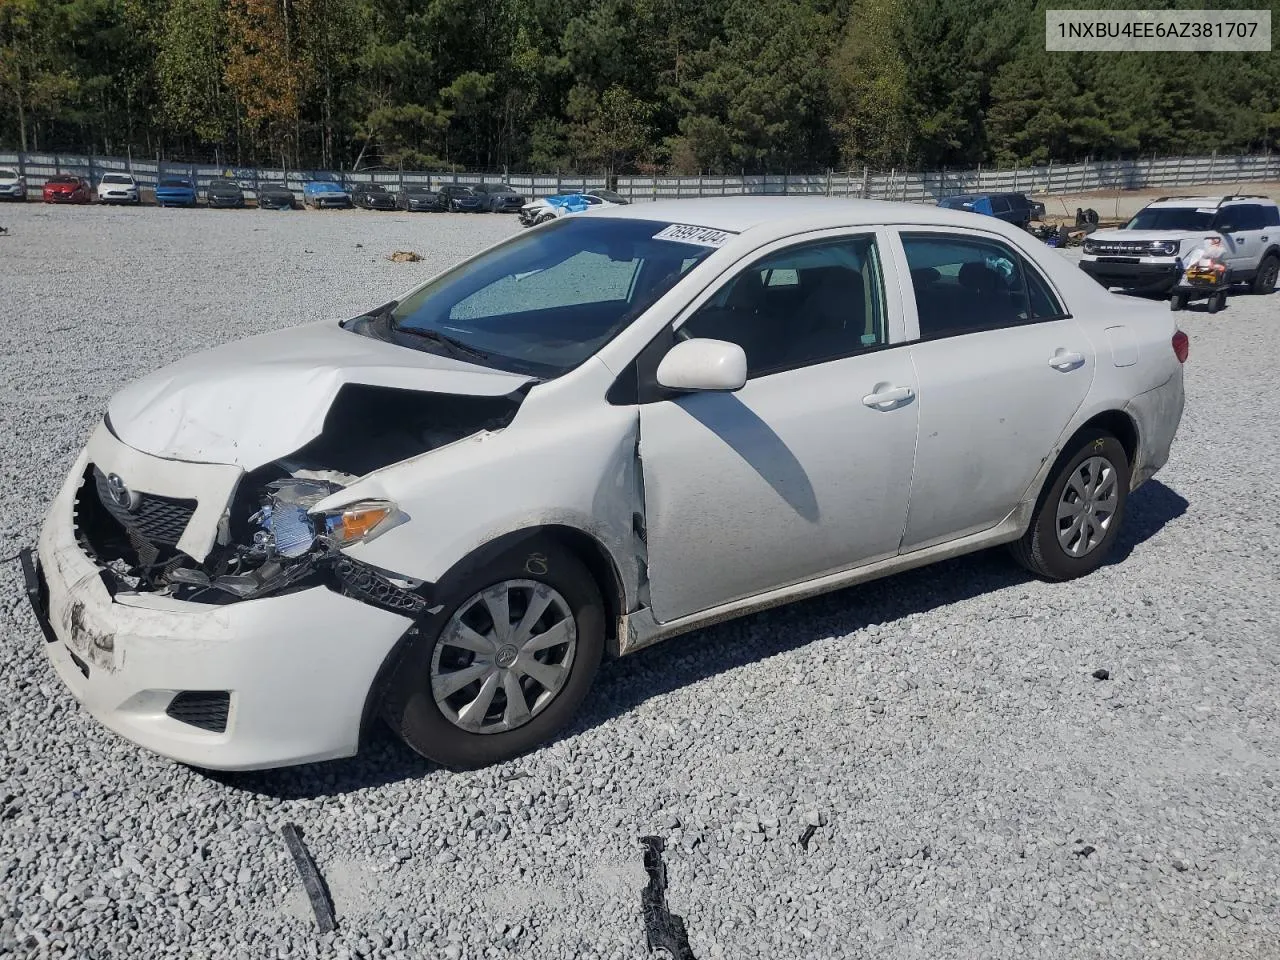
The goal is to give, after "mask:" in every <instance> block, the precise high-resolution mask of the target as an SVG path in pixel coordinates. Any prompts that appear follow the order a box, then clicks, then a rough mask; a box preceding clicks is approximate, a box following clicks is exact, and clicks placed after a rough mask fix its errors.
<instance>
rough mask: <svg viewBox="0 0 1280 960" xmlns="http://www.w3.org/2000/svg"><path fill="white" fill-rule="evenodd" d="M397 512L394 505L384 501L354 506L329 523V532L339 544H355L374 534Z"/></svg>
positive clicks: (347, 508)
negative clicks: (380, 525)
mask: <svg viewBox="0 0 1280 960" xmlns="http://www.w3.org/2000/svg"><path fill="white" fill-rule="evenodd" d="M395 510H396V508H395V505H394V504H390V503H386V502H382V501H378V502H370V503H357V504H353V505H352V506H349V507H346V508H345V509H343V511H342V512H341V513H340V514H338V515H337V516H334V517H333V518H332V519H331V520H330V521H329V530H330V533H331V534H332V535H333V536H334V539H336V540H337V541H338V543H340V544H348V543H355V542H356V541H357V540H363V539H364V538H365V537H367V536H369V534H371V533H373V531H374V530H376V529H377V527H378V525H379V524H381V523H382V522H383V521H384V520H386V519H387V518H388V517H390V516H391V515H392V514H393V513H395ZM335 512H336V511H335Z"/></svg>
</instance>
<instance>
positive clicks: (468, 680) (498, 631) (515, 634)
mask: <svg viewBox="0 0 1280 960" xmlns="http://www.w3.org/2000/svg"><path fill="white" fill-rule="evenodd" d="M440 587H441V594H442V599H443V601H444V603H443V607H444V608H443V609H442V610H441V611H440V612H439V613H438V614H436V615H434V616H432V615H429V614H427V615H424V616H423V618H422V619H421V620H420V621H419V623H418V624H417V626H416V630H417V632H416V634H412V635H411V637H410V640H409V643H408V645H407V646H406V647H405V649H404V651H403V653H402V654H401V657H400V660H399V662H398V663H397V665H396V667H395V669H394V672H393V674H392V678H391V681H390V682H389V684H388V687H387V690H386V693H385V695H384V698H383V713H384V716H385V717H386V719H387V721H388V722H389V723H390V725H391V727H392V728H393V729H394V730H395V731H396V733H398V734H399V735H400V737H401V739H403V740H404V742H405V743H406V744H408V745H409V747H410V748H412V749H413V750H415V751H416V752H417V753H420V754H421V755H422V756H424V757H427V758H428V759H430V760H434V761H436V762H437V763H440V764H442V765H444V766H446V767H452V768H455V769H464V770H471V769H476V768H478V767H484V766H488V765H490V764H494V763H501V762H503V761H506V760H510V759H512V758H513V757H517V756H520V755H521V754H523V753H527V752H528V751H529V750H532V749H533V748H534V747H537V746H538V745H540V744H542V743H543V742H545V741H546V740H548V739H549V738H551V737H552V736H553V735H554V734H555V733H556V732H557V731H559V730H560V729H562V728H563V727H564V726H565V725H566V724H567V723H568V722H569V721H570V719H572V717H573V715H574V713H575V712H576V711H577V709H578V707H579V705H580V704H581V703H582V701H583V699H584V698H585V697H586V695H587V691H588V690H589V689H590V687H591V682H592V680H593V679H594V678H595V673H596V669H597V667H598V666H599V665H600V659H601V657H602V656H603V654H604V643H605V610H604V602H603V600H602V599H601V597H600V591H599V588H598V587H597V586H596V582H595V579H594V578H593V577H592V576H591V573H590V572H589V571H588V570H587V568H586V567H585V566H584V565H583V564H582V562H581V561H580V560H578V558H577V557H576V556H574V555H573V553H572V552H570V551H569V550H568V549H566V548H565V547H563V546H562V545H561V544H560V543H559V542H558V541H556V540H554V539H551V538H549V537H545V536H534V537H529V538H526V539H524V540H522V541H521V542H519V543H517V544H514V545H512V546H511V547H509V548H507V549H505V550H504V551H503V552H502V553H501V554H500V555H499V556H497V557H494V558H491V559H486V560H485V561H484V562H483V563H476V564H467V565H464V566H463V568H462V569H461V570H459V571H458V572H456V573H450V574H449V575H448V576H447V577H446V578H445V579H444V580H443V581H442V582H441V584H440Z"/></svg>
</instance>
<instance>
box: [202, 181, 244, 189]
mask: <svg viewBox="0 0 1280 960" xmlns="http://www.w3.org/2000/svg"><path fill="white" fill-rule="evenodd" d="M209 186H211V187H226V188H227V189H229V190H239V189H240V184H238V183H235V182H233V181H231V180H210V181H209Z"/></svg>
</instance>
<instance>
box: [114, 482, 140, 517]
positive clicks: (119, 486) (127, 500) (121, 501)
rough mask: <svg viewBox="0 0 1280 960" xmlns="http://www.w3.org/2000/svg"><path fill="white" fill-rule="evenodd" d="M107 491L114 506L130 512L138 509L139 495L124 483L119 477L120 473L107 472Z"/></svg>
mask: <svg viewBox="0 0 1280 960" xmlns="http://www.w3.org/2000/svg"><path fill="white" fill-rule="evenodd" d="M107 493H108V494H109V495H110V496H111V499H112V500H113V501H114V502H115V504H116V506H118V507H120V508H121V509H122V510H128V511H130V512H132V511H134V510H137V509H138V504H139V502H141V499H142V498H141V497H139V496H138V495H137V494H136V493H134V492H133V491H132V490H130V489H129V488H128V487H126V486H125V485H124V481H123V480H122V479H120V474H118V473H110V474H107Z"/></svg>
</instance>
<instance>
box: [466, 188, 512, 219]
mask: <svg viewBox="0 0 1280 960" xmlns="http://www.w3.org/2000/svg"><path fill="white" fill-rule="evenodd" d="M471 189H472V190H474V191H475V193H476V196H478V197H479V198H480V202H481V203H482V204H483V205H484V208H485V209H486V210H488V211H489V212H491V213H518V212H519V211H520V208H521V207H523V206H524V197H522V196H521V195H520V194H518V193H516V192H515V191H514V190H513V189H511V187H510V186H509V185H507V184H505V183H477V184H473V185H472V187H471Z"/></svg>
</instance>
